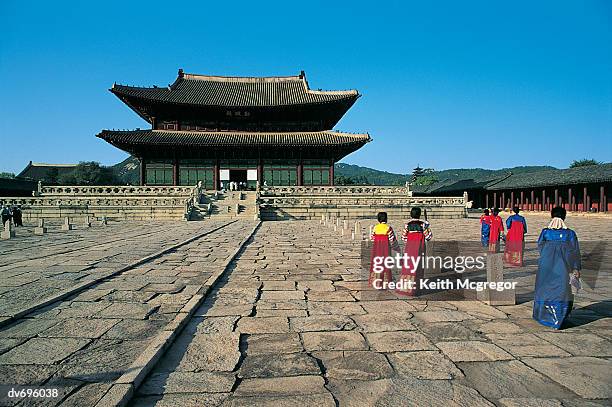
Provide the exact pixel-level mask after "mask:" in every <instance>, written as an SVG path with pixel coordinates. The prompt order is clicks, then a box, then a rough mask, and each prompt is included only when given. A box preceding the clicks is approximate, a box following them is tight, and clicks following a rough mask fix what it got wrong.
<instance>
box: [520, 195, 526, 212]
mask: <svg viewBox="0 0 612 407" xmlns="http://www.w3.org/2000/svg"><path fill="white" fill-rule="evenodd" d="M524 205H525V191H521V201H520V202H519V207H520V208H521V210H523V209H525V208H524Z"/></svg>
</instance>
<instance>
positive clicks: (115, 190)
mask: <svg viewBox="0 0 612 407" xmlns="http://www.w3.org/2000/svg"><path fill="white" fill-rule="evenodd" d="M192 191H193V187H192V186H132V185H122V186H97V185H95V186H94V185H92V186H87V185H85V186H82V185H65V186H43V187H42V188H40V189H39V193H40V195H43V196H45V195H70V196H72V195H74V196H87V195H98V196H113V197H114V196H117V195H123V196H126V195H134V196H138V197H141V196H145V195H150V196H172V195H175V196H188V195H190V194H191V193H192Z"/></svg>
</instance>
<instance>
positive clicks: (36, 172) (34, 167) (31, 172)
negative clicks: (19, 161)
mask: <svg viewBox="0 0 612 407" xmlns="http://www.w3.org/2000/svg"><path fill="white" fill-rule="evenodd" d="M76 166H77V164H47V163H33V162H32V161H30V162H29V163H28V165H27V166H26V167H25V168H24V169H23V170H22V171H21V172H20V173H19V174H17V177H19V178H28V179H34V180H44V179H46V178H47V177H48V176H49V171H54V170H57V174H64V173H68V172H71V171H72V170H74V168H75V167H76Z"/></svg>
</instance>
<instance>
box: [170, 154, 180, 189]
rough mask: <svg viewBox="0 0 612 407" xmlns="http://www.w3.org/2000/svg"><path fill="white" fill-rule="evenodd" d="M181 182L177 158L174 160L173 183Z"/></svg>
mask: <svg viewBox="0 0 612 407" xmlns="http://www.w3.org/2000/svg"><path fill="white" fill-rule="evenodd" d="M178 184H179V165H178V159H177V158H175V159H174V161H172V185H175V186H176V185H178Z"/></svg>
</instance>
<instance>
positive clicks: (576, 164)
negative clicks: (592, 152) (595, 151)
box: [569, 158, 603, 168]
mask: <svg viewBox="0 0 612 407" xmlns="http://www.w3.org/2000/svg"><path fill="white" fill-rule="evenodd" d="M600 164H603V163H602V162H601V161H597V160H593V159H590V158H583V159H582V160H574V161H572V163H571V164H570V166H569V167H570V168H578V167H588V166H590V165H600Z"/></svg>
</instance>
